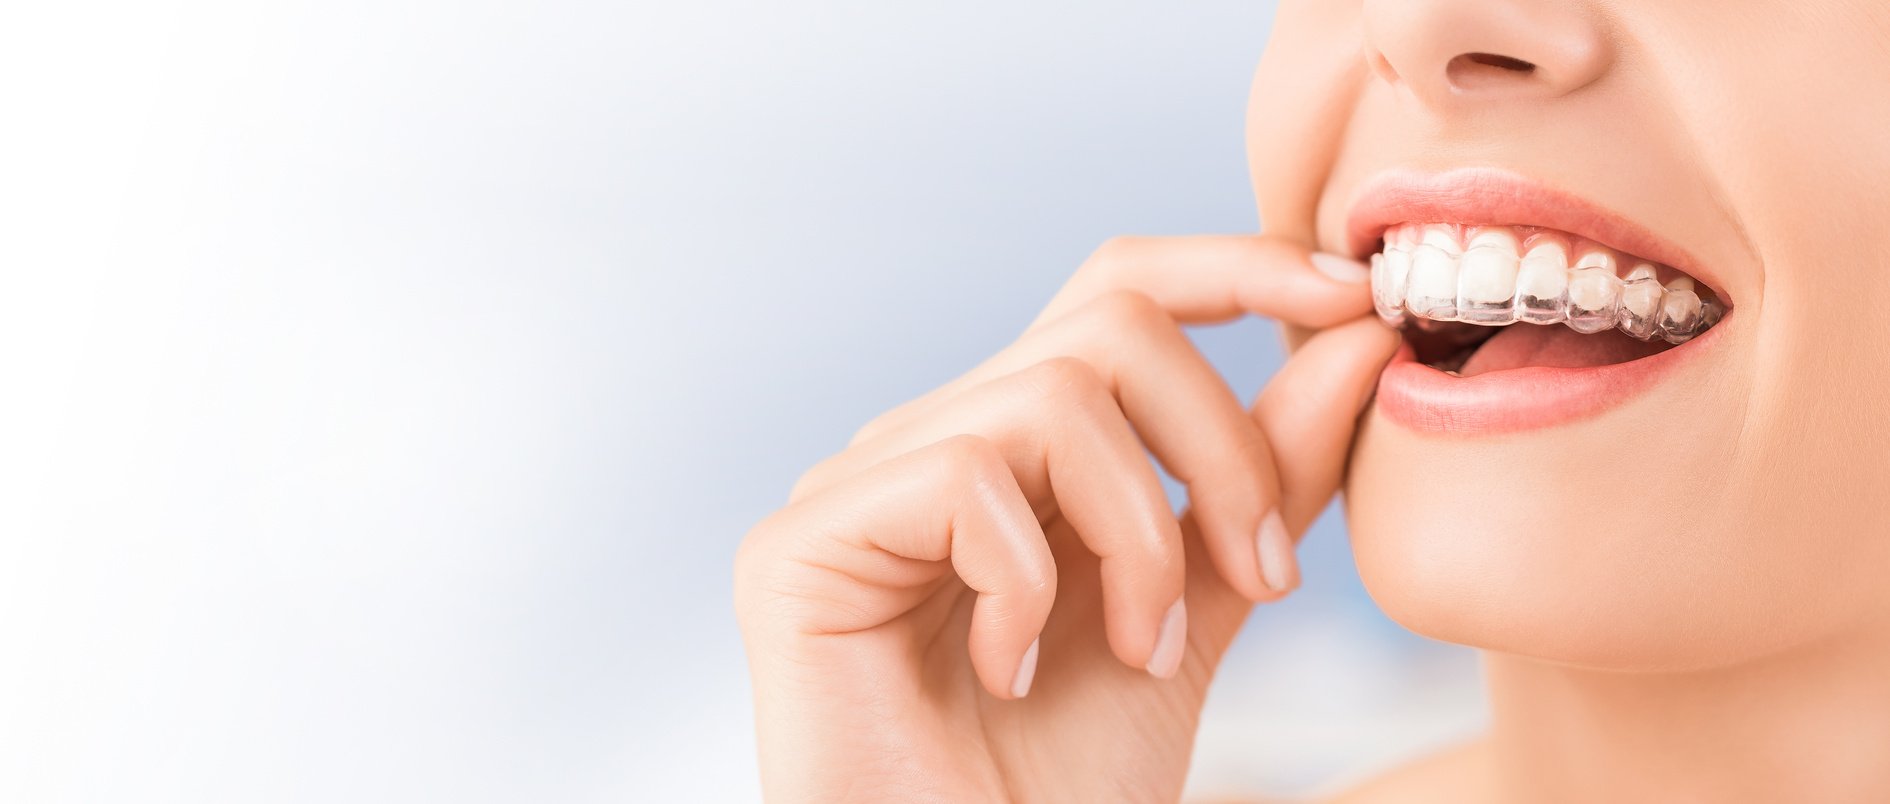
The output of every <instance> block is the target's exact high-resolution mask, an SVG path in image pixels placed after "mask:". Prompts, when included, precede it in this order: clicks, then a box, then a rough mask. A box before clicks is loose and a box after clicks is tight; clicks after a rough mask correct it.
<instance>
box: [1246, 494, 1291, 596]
mask: <svg viewBox="0 0 1890 804" xmlns="http://www.w3.org/2000/svg"><path fill="white" fill-rule="evenodd" d="M1254 546H1255V547H1256V548H1258V552H1259V554H1260V580H1262V581H1265V582H1266V585H1267V588H1269V589H1272V590H1273V591H1275V592H1286V591H1290V590H1292V589H1293V588H1294V587H1296V586H1298V585H1299V559H1298V558H1297V557H1295V556H1294V555H1293V539H1292V537H1291V536H1288V535H1287V534H1286V523H1285V522H1283V521H1281V520H1280V509H1278V508H1275V509H1273V510H1271V511H1268V512H1267V516H1266V518H1265V519H1262V520H1260V533H1259V535H1257V536H1255V537H1254Z"/></svg>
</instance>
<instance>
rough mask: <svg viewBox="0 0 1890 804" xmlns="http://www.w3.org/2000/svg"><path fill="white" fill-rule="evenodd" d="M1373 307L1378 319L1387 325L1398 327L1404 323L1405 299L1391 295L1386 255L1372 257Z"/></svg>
mask: <svg viewBox="0 0 1890 804" xmlns="http://www.w3.org/2000/svg"><path fill="white" fill-rule="evenodd" d="M1371 282H1372V307H1373V308H1374V309H1376V310H1377V311H1378V317H1379V318H1382V319H1384V320H1385V322H1386V323H1388V324H1390V325H1392V326H1394V327H1395V326H1397V325H1398V324H1399V323H1402V322H1403V321H1404V297H1403V296H1393V295H1391V280H1389V279H1387V278H1386V277H1385V255H1384V254H1382V253H1380V254H1373V255H1372V270H1371Z"/></svg>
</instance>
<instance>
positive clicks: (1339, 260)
mask: <svg viewBox="0 0 1890 804" xmlns="http://www.w3.org/2000/svg"><path fill="white" fill-rule="evenodd" d="M1312 264H1313V267H1314V268H1317V269H1319V273H1322V274H1325V275H1326V276H1329V277H1332V278H1333V279H1334V280H1336V281H1339V282H1344V283H1346V284H1348V285H1356V284H1359V283H1360V282H1364V281H1365V280H1367V279H1370V278H1371V275H1372V273H1371V270H1370V269H1368V268H1366V267H1365V264H1364V263H1361V262H1359V261H1357V260H1348V259H1346V258H1344V257H1341V256H1339V255H1337V254H1327V253H1326V252H1323V251H1315V252H1313V255H1312Z"/></svg>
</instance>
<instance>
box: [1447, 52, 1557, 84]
mask: <svg viewBox="0 0 1890 804" xmlns="http://www.w3.org/2000/svg"><path fill="white" fill-rule="evenodd" d="M1535 72H1536V65H1534V64H1532V63H1530V62H1526V61H1523V60H1522V59H1518V58H1513V57H1510V56H1503V55H1499V54H1496V53H1465V54H1463V55H1461V56H1458V57H1456V58H1454V59H1451V60H1450V64H1448V65H1446V66H1445V67H1444V75H1445V76H1446V77H1447V78H1449V80H1450V84H1451V86H1452V87H1454V88H1456V89H1458V90H1460V91H1461V90H1475V89H1480V88H1487V87H1495V86H1497V85H1500V84H1504V83H1510V82H1514V81H1515V80H1516V79H1518V78H1529V77H1531V76H1533V75H1534V74H1535Z"/></svg>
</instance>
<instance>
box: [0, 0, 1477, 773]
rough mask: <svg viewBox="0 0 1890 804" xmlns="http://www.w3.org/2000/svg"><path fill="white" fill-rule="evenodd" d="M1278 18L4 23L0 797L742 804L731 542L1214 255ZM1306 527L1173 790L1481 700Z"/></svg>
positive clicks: (93, 7) (933, 11) (405, 15)
mask: <svg viewBox="0 0 1890 804" xmlns="http://www.w3.org/2000/svg"><path fill="white" fill-rule="evenodd" d="M1271 12H1272V9H1271V4H1269V3H1237V2H1225V1H1224V0H1211V1H1209V2H1200V3H1190V4H1179V5H1178V4H1172V3H1158V2H1153V1H1152V0H1143V1H1142V2H1111V3H1094V2H1088V3H1079V2H1063V1H1060V2H1042V3H1030V4H1016V3H1000V2H991V1H989V0H978V1H975V2H956V3H848V2H816V3H795V4H789V3H766V2H758V1H757V0H712V1H710V2H690V3H663V4H654V3H630V4H590V3H541V2H533V3H526V2H501V3H495V2H481V3H465V2H451V3H449V2H430V3H429V2H408V1H406V0H401V1H400V2H324V3H301V2H297V3H270V4H239V3H230V4H226V5H221V6H218V5H212V4H206V3H185V4H179V3H165V2H149V3H120V4H107V5H99V4H91V3H82V2H81V3H58V4H51V3H41V4H26V3H12V4H8V6H7V8H6V9H5V10H4V11H0V76H5V78H4V79H0V117H3V118H4V120H5V124H4V126H0V800H6V801H20V802H27V801H33V802H63V801H139V802H159V801H162V802H170V801H178V802H183V801H188V802H222V801H272V802H301V801H350V802H368V801H402V802H406V801H456V802H458V801H468V802H484V801H560V802H565V801H569V802H589V801H598V802H602V801H624V800H631V801H675V800H691V801H697V800H699V801H723V800H728V801H746V800H753V799H755V798H757V797H758V796H759V789H758V786H757V784H756V781H755V777H754V758H753V742H752V736H751V731H750V728H751V714H750V702H749V699H748V694H749V693H748V688H747V679H746V667H745V664H744V661H745V660H744V657H743V654H742V651H741V645H740V642H739V639H738V636H737V633H736V630H735V625H734V619H733V615H732V613H731V611H730V603H729V599H730V559H731V557H732V554H733V550H734V547H735V545H736V543H737V542H738V541H739V540H740V538H741V537H742V534H743V533H744V531H745V530H746V529H747V528H748V527H749V526H750V525H751V524H752V523H753V522H754V521H756V520H757V519H759V518H760V517H761V516H763V515H764V514H765V513H766V512H767V511H769V510H770V509H771V508H773V507H774V506H776V505H778V504H779V503H780V502H781V500H782V498H783V497H784V495H785V493H786V491H787V489H788V487H789V485H790V484H791V483H792V481H793V479H794V477H795V476H796V475H797V474H798V472H799V471H800V470H801V469H803V468H804V467H806V466H807V465H809V464H811V463H813V462H814V461H816V460H817V459H819V458H820V457H822V456H823V455H825V454H826V453H828V452H830V451H831V450H834V449H836V448H838V447H839V446H840V445H842V444H843V443H844V442H845V440H846V437H847V436H848V434H849V433H850V432H851V431H852V430H853V429H854V428H855V427H857V426H858V425H859V424H860V423H862V422H864V421H865V420H866V419H868V418H870V417H871V416H872V415H873V414H874V413H875V412H876V411H880V410H882V409H885V408H887V407H889V406H891V405H894V404H896V403H898V402H900V401H902V400H904V399H907V398H909V397H911V396H914V395H916V394H918V393H920V392H922V391H924V390H925V389H927V388H929V387H931V386H933V385H936V384H938V383H940V382H942V381H944V380H946V379H948V378H950V377H951V376H953V375H954V374H956V373H958V372H960V371H962V370H963V369H965V368H967V367H969V366H971V365H972V364H973V363H975V362H976V361H977V360H978V359H979V358H980V357H982V356H984V355H986V354H988V353H990V352H991V351H993V350H995V349H997V348H999V347H1000V346H1002V345H1003V344H1004V343H1005V342H1006V341H1008V340H1009V339H1010V338H1011V337H1012V336H1013V335H1014V334H1015V333H1016V332H1017V331H1018V329H1019V328H1021V327H1022V326H1023V325H1024V324H1025V323H1026V322H1027V321H1028V320H1029V318H1030V317H1031V315H1032V314H1033V313H1034V311H1035V310H1036V308H1037V307H1038V306H1039V305H1041V304H1042V303H1043V302H1044V301H1045V300H1046V299H1047V298H1048V297H1049V295H1050V294H1051V293H1052V292H1053V291H1054V289H1055V288H1056V287H1057V286H1058V285H1059V284H1060V283H1061V281H1062V279H1063V277H1064V276H1066V275H1067V274H1068V272H1069V271H1070V270H1071V269H1072V268H1073V267H1074V266H1075V265H1076V264H1077V263H1078V262H1080V261H1081V260H1082V258H1083V257H1084V256H1085V255H1086V254H1087V253H1088V252H1089V250H1090V249H1091V248H1093V247H1094V246H1095V245H1096V244H1098V243H1100V242H1101V241H1102V240H1104V239H1105V238H1107V237H1109V236H1111V235H1114V234H1120V233H1188V232H1206V231H1215V232H1220V231H1251V230H1252V229H1253V228H1254V226H1255V220H1254V210H1253V203H1252V199H1251V197H1250V194H1249V190H1248V182H1247V175H1246V165H1245V155H1244V152H1243V145H1242V114H1243V107H1244V105H1245V101H1246V97H1245V96H1246V91H1247V83H1248V79H1249V76H1250V74H1251V70H1252V67H1253V64H1254V63H1255V60H1256V59H1257V57H1258V55H1259V52H1260V50H1261V47H1262V45H1263V44H1264V42H1265V40H1266V36H1267V30H1268V21H1269V18H1270V16H1271ZM1198 336H1199V337H1198V340H1199V342H1200V343H1201V344H1202V346H1203V348H1204V349H1206V351H1207V352H1208V354H1209V355H1210V356H1211V357H1212V358H1213V359H1214V360H1215V361H1216V363H1217V364H1218V365H1220V366H1222V367H1223V368H1224V369H1225V371H1226V372H1227V374H1228V377H1229V379H1230V382H1232V383H1233V385H1234V387H1235V388H1236V389H1237V390H1239V392H1240V393H1241V394H1243V395H1249V394H1251V393H1252V391H1253V390H1254V389H1256V388H1257V387H1259V384H1260V382H1261V381H1262V379H1263V378H1264V377H1265V375H1266V374H1267V373H1268V372H1270V371H1271V370H1272V369H1273V368H1274V367H1275V366H1277V364H1278V362H1279V359H1280V353H1279V349H1278V346H1277V344H1276V342H1275V340H1274V338H1273V335H1272V332H1271V329H1270V328H1269V327H1268V326H1265V325H1262V324H1260V323H1259V322H1253V321H1249V322H1245V323H1242V324H1238V325H1233V326H1229V327H1221V328H1215V329H1211V330H1205V331H1201V332H1199V333H1198ZM1303 549H1304V561H1305V563H1306V582H1305V587H1304V589H1303V590H1302V591H1300V592H1299V593H1298V594H1297V595H1296V596H1295V597H1294V598H1293V599H1292V600H1291V601H1289V602H1287V603H1284V604H1281V605H1277V606H1273V607H1270V608H1267V609H1264V610H1262V611H1260V612H1259V613H1258V614H1256V615H1255V618H1254V619H1253V621H1252V622H1251V624H1250V626H1249V628H1248V629H1247V631H1246V632H1245V633H1244V634H1243V635H1242V637H1241V639H1240V641H1239V642H1237V643H1236V645H1235V648H1234V650H1233V651H1232V653H1231V654H1230V657H1229V659H1228V662H1227V664H1226V666H1225V667H1224V669H1223V671H1222V674H1221V677H1220V680H1219V682H1218V683H1217V686H1216V688H1215V690H1214V692H1213V695H1212V697H1211V698H1210V699H1209V711H1208V714H1207V717H1206V721H1205V723H1204V725H1203V728H1202V732H1201V737H1200V740H1199V743H1198V748H1197V754H1196V762H1195V769H1194V775H1193V777H1192V779H1191V783H1190V790H1191V792H1192V793H1195V794H1203V795H1205V794H1211V793H1226V792H1236V791H1244V792H1295V791H1306V790H1315V789H1320V788H1321V787H1322V786H1323V785H1329V784H1331V783H1334V782H1335V781H1343V780H1346V779H1350V778H1354V777H1355V776H1356V775H1357V774H1359V773H1363V772H1369V771H1371V770H1373V769H1377V768H1380V767H1383V766H1384V765H1385V764H1386V763H1388V762H1393V761H1396V760H1397V759H1399V758H1402V757H1407V756H1410V755H1412V754H1413V753H1414V752H1418V751H1422V750H1425V749H1426V748H1428V747H1430V746H1434V745H1437V744H1439V742H1440V741H1445V740H1449V739H1453V738H1455V737H1459V736H1462V735H1465V734H1468V733H1470V732H1473V731H1474V730H1476V729H1477V728H1478V727H1479V725H1480V724H1481V722H1482V720H1483V717H1484V715H1483V713H1482V704H1481V702H1480V699H1479V697H1478V693H1477V687H1476V671H1475V664H1474V659H1473V657H1472V656H1471V655H1470V654H1469V653H1468V652H1467V651H1464V650H1462V649H1459V648H1453V647H1448V646H1441V645H1437V644H1434V643H1430V642H1427V641H1425V640H1421V639H1419V638H1417V637H1414V636H1411V635H1409V634H1407V633H1405V632H1403V631H1402V630H1400V629H1398V628H1397V627H1396V626H1394V625H1392V624H1390V623H1389V622H1387V621H1386V620H1384V619H1383V617H1382V616H1381V615H1380V614H1378V613H1377V611H1376V609H1375V608H1374V607H1373V606H1372V604H1371V602H1370V601H1369V599H1368V598H1367V597H1366V596H1365V594H1364V592H1363V591H1362V590H1361V589H1360V587H1359V585H1358V581H1357V578H1356V576H1355V575H1354V574H1353V570H1352V568H1351V563H1350V559H1349V557H1348V555H1347V553H1346V547H1345V543H1344V533H1343V527H1342V523H1341V522H1340V521H1339V518H1338V517H1337V515H1336V514H1334V515H1329V516H1328V517H1327V518H1326V519H1325V520H1323V521H1322V522H1321V524H1320V525H1319V526H1318V527H1317V528H1316V529H1315V531H1314V532H1313V533H1312V534H1311V535H1310V536H1309V538H1308V540H1307V541H1306V544H1305V547H1304V548H1303Z"/></svg>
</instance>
